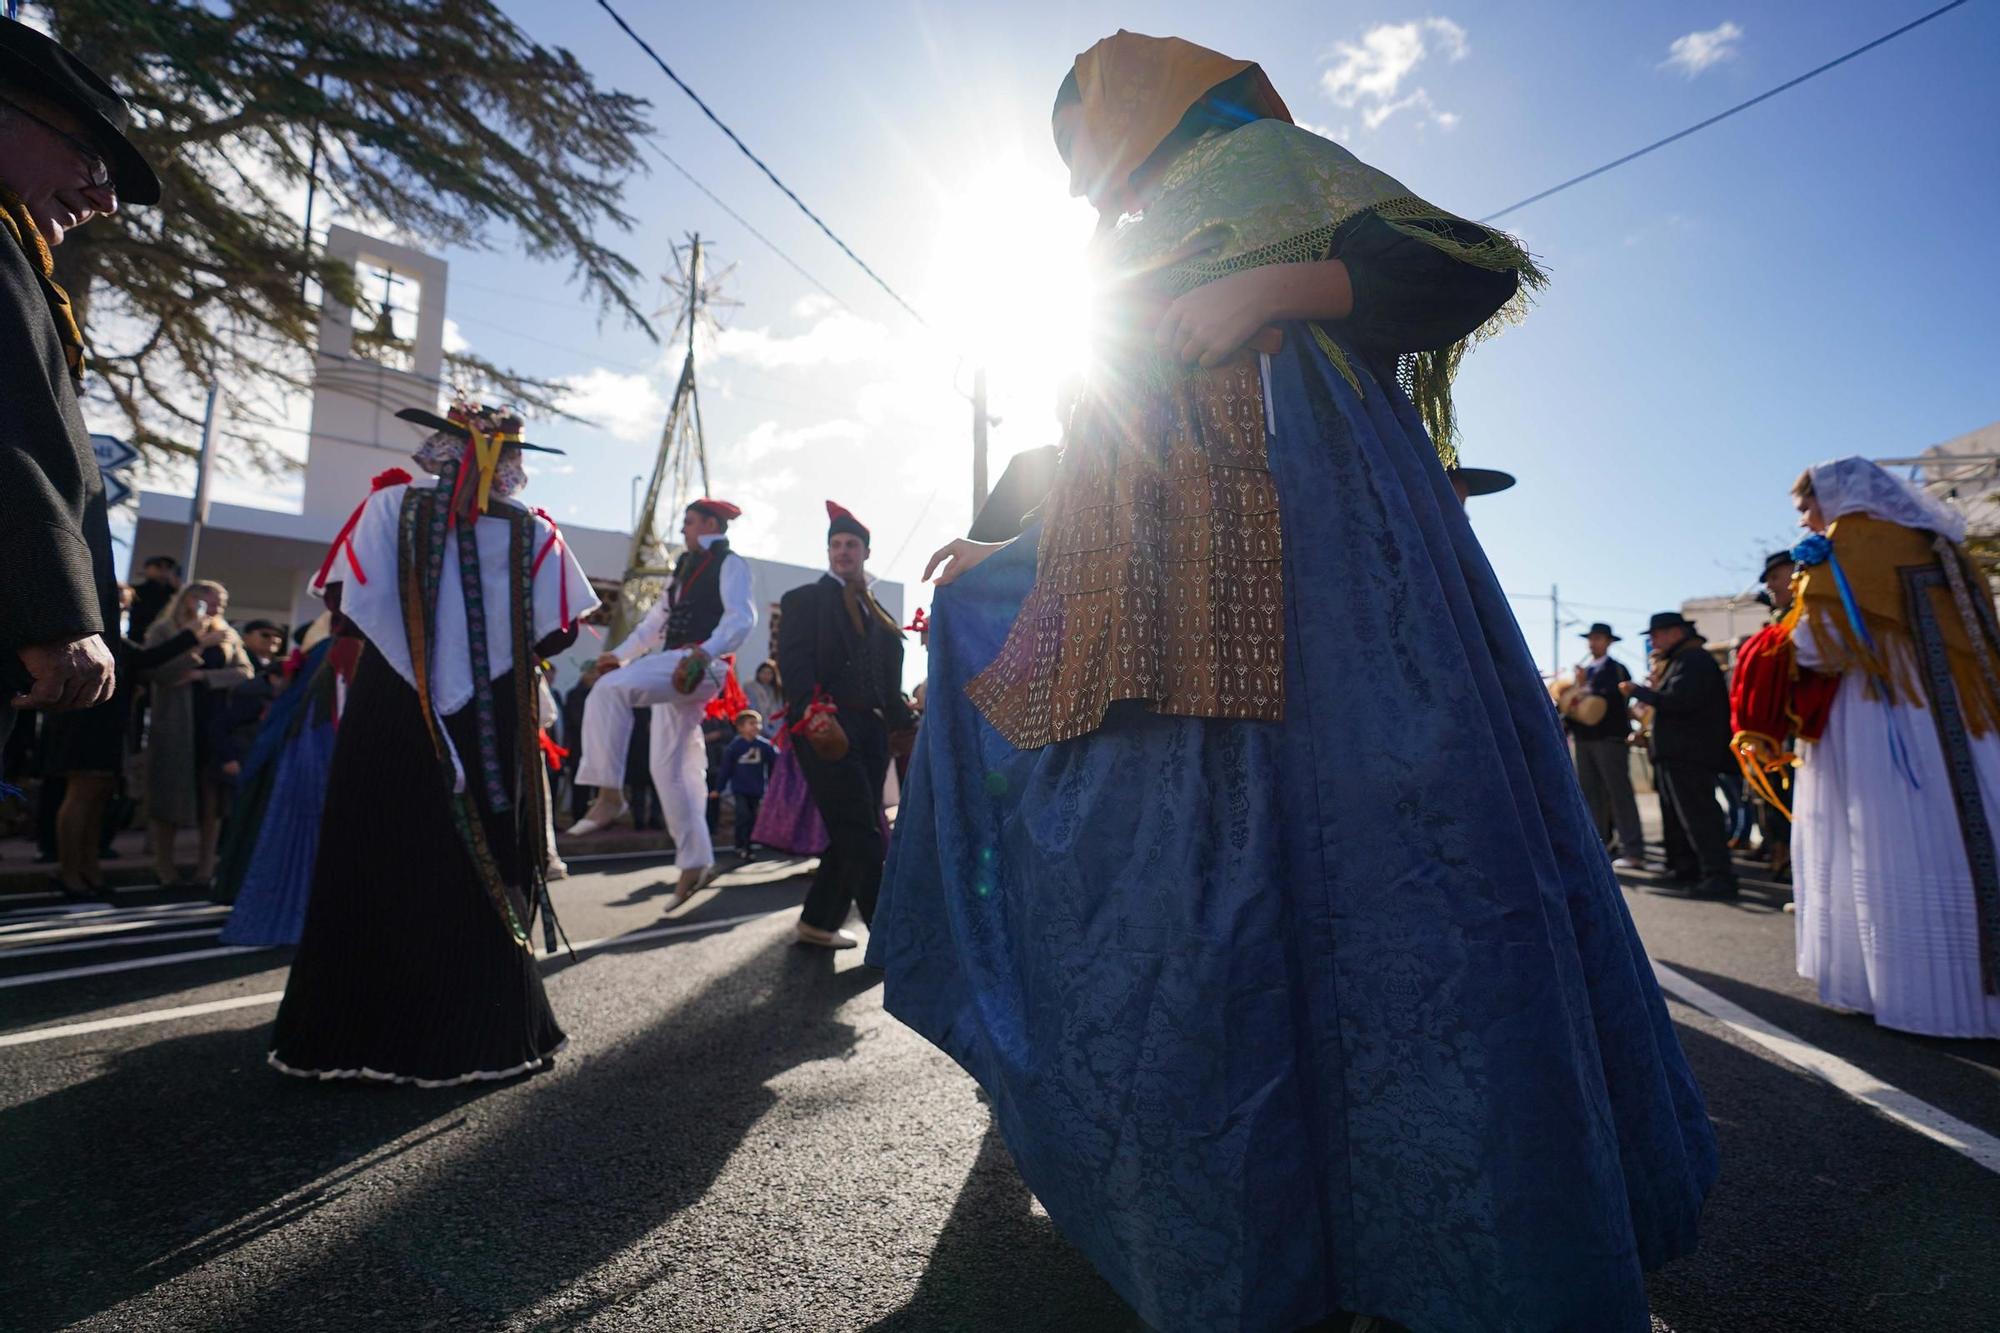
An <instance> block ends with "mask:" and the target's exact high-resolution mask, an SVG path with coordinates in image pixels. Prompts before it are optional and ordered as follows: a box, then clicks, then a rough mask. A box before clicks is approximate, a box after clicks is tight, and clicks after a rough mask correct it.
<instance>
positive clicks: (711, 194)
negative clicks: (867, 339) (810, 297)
mask: <svg viewBox="0 0 2000 1333" xmlns="http://www.w3.org/2000/svg"><path fill="white" fill-rule="evenodd" d="M646 146H647V147H648V148H651V149H652V150H653V151H654V152H656V153H658V154H659V155H660V160H661V161H663V162H665V163H666V164H667V165H668V166H670V167H672V168H673V169H674V170H675V171H678V172H680V173H681V175H683V176H685V177H686V178H687V182H688V184H690V185H692V186H694V188H695V189H697V190H700V191H701V192H702V193H703V194H705V195H707V196H708V199H709V202H710V203H712V204H714V205H715V206H716V207H717V208H719V209H721V210H722V211H723V212H725V213H727V214H729V216H730V217H732V218H735V219H736V222H737V225H738V226H740V227H742V228H743V230H745V231H747V232H749V233H750V234H751V235H752V236H755V237H756V238H757V239H758V240H760V241H762V242H763V243H764V248H765V249H767V250H769V251H770V252H771V253H772V254H774V255H776V256H777V257H778V258H780V259H782V260H784V261H785V262H786V263H787V264H789V265H791V267H792V271H793V272H794V273H796V274H798V275H799V276H800V277H802V278H804V279H805V280H806V281H807V282H809V283H811V284H812V285H813V286H815V287H817V288H819V289H820V290H821V291H822V292H825V293H826V294H827V296H828V297H830V298H831V299H832V301H833V303H834V304H835V305H837V306H839V307H840V308H841V309H842V310H845V311H846V312H847V313H848V314H850V315H851V314H853V313H854V307H853V306H850V305H849V304H847V302H845V301H843V300H841V299H840V297H839V296H838V295H836V294H835V292H834V290H833V288H831V287H829V286H827V285H826V284H825V283H823V282H821V281H820V280H819V279H818V278H815V277H814V276H813V275H812V274H810V273H808V272H806V271H805V269H804V267H803V266H801V265H800V263H799V262H798V260H796V259H793V258H792V257H791V256H790V255H788V254H786V253H785V252H784V251H783V250H780V249H779V248H778V243H777V242H776V241H773V240H772V239H771V238H770V237H768V236H766V235H765V234H764V233H763V232H761V231H758V230H757V229H756V228H755V227H753V226H751V225H750V224H749V222H748V221H746V220H745V219H744V217H743V215H742V214H741V213H739V212H737V211H736V210H735V209H733V208H731V207H730V206H729V205H728V204H725V203H723V202H722V200H721V199H720V198H719V197H718V196H717V195H716V193H715V191H713V190H711V189H709V188H708V187H707V186H706V185H703V184H702V183H701V181H700V180H698V179H697V178H696V177H695V174H694V173H693V172H692V171H689V170H688V169H687V168H686V167H684V166H682V165H681V164H680V163H678V162H676V161H674V159H673V155H672V154H670V153H669V152H667V150H666V149H664V148H662V147H660V145H659V143H658V141H656V140H653V139H647V140H646ZM864 267H865V266H864ZM893 294H894V293H891V295H893Z"/></svg>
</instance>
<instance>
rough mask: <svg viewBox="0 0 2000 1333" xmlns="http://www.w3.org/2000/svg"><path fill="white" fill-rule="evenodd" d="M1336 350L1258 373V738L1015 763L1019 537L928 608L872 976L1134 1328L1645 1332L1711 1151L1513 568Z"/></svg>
mask: <svg viewBox="0 0 2000 1333" xmlns="http://www.w3.org/2000/svg"><path fill="white" fill-rule="evenodd" d="M1354 365H1355V369H1356V371H1357V373H1359V374H1360V375H1361V377H1362V392H1360V393H1356V392H1355V391H1354V390H1353V389H1352V388H1350V387H1349V386H1348V384H1347V383H1346V382H1345V381H1344V380H1343V379H1342V378H1341V376H1340V375H1339V374H1338V373H1337V372H1336V371H1335V370H1334V369H1333V368H1332V366H1331V364H1330V363H1329V362H1328V361H1327V360H1326V358H1325V356H1324V354H1323V353H1321V352H1320V351H1319V349H1318V348H1317V347H1315V346H1314V343H1313V339H1312V337H1311V336H1310V334H1309V333H1307V332H1306V331H1305V330H1303V329H1292V330H1290V331H1289V333H1288V336H1287V337H1286V339H1285V349H1284V351H1283V352H1282V353H1281V354H1280V355H1278V356H1276V357H1274V358H1272V360H1271V363H1270V367H1269V369H1270V376H1271V385H1270V394H1271V412H1270V416H1271V426H1272V438H1271V441H1270V461H1271V469H1272V473H1273V476H1274V479H1275V481H1276V483H1277V487H1278V494H1279V497H1280V506H1281V517H1282V519H1283V524H1284V539H1285V560H1284V579H1285V601H1286V608H1285V610H1286V624H1285V634H1286V642H1285V654H1286V668H1285V690H1286V705H1285V719H1284V721H1282V722H1236V721H1225V720H1209V719H1190V718H1172V717H1158V716H1155V715H1153V714H1151V713H1150V712H1148V711H1146V710H1144V709H1143V708H1140V707H1137V706H1134V705H1129V704H1128V705H1119V706H1117V707H1115V708H1114V709H1113V711H1112V714H1111V716H1110V717H1108V718H1107V720H1106V722H1105V724H1104V725H1103V726H1102V727H1101V728H1100V729H1099V730H1097V731H1096V732H1093V733H1092V734H1090V735H1088V736H1084V737H1081V738H1078V739H1076V740H1071V741H1066V742H1062V743H1058V744H1054V745H1050V746H1047V747H1045V748H1043V749H1040V750H1036V751H1032V752H1022V751H1017V750H1014V749H1013V748H1012V747H1010V746H1009V745H1008V744H1007V743H1006V742H1005V741H1004V740H1002V739H1001V738H1000V736H999V735H998V734H997V733H996V732H994V730H993V729H992V728H991V727H990V726H988V725H987V724H986V722H985V720H984V719H983V718H982V717H981V716H980V714H979V713H978V712H977V710H975V709H974V708H973V707H972V706H971V705H970V704H969V703H968V702H967V701H966V699H965V695H964V687H965V684H966V682H967V681H968V680H969V679H970V678H971V677H972V676H974V675H976V674H977V673H978V672H979V671H980V670H982V669H983V668H984V667H985V666H986V665H987V664H988V662H990V661H991V660H992V659H993V657H994V656H995V654H996V653H997V652H998V651H999V648H1000V645H1001V643H1002V641H1003V640H1004V639H1005V637H1006V634H1007V630H1008V627H1009V625H1010V624H1011V623H1012V621H1013V618H1014V615H1015V612H1016V611H1017V610H1018V609H1019V607H1020V605H1021V602H1022V599H1023V598H1024V597H1025V596H1026V594H1027V592H1028V590H1029V588H1030V586H1031V585H1032V583H1033V580H1034V565H1035V544H1036V543H1035V537H1036V535H1037V534H1035V533H1034V532H1030V533H1029V534H1027V535H1025V536H1024V537H1023V539H1022V540H1021V541H1019V542H1017V543H1016V544H1015V545H1014V546H1012V547H1010V548H1008V549H1007V550H1006V551H1004V552H1002V553H1000V554H998V555H996V556H994V557H992V558H991V559H989V560H988V561H987V562H986V563H985V564H983V565H981V566H980V567H979V568H978V569H977V570H975V571H973V572H972V573H971V574H969V575H967V576H966V577H964V578H962V579H960V580H958V581H957V582H956V583H955V584H953V585H952V586H950V587H948V588H944V589H942V590H940V591H939V593H938V596H937V599H936V606H935V609H934V622H933V623H934V628H933V630H932V634H931V641H930V687H929V708H928V711H927V712H926V714H925V717H924V726H923V732H922V735H921V738H920V742H919V748H918V751H917V755H916V760H915V763H914V765H913V767H912V770H911V775H910V780H909V784H908V787H907V789H906V790H905V792H904V796H903V804H902V811H901V815H900V818H899V820H898V827H897V831H896V833H897V836H896V844H895V848H894V850H893V853H892V856H891V858H890V863H889V869H888V875H887V882H886V883H885V885H884V888H883V893H882V899H881V905H880V908H879V910H878V911H877V914H876V916H875V920H874V925H873V938H872V940H871V942H870V948H869V954H868V957H869V961H870V962H871V963H874V964H876V965H878V966H880V967H882V968H883V969H885V973H886V976H885V987H884V999H885V1003H886V1004H887V1007H888V1009H889V1011H890V1012H891V1013H893V1014H894V1015H896V1016H897V1017H898V1018H900V1019H901V1020H903V1021H904V1022H906V1023H908V1024H909V1025H910V1026H911V1027H913V1028H915V1029H916V1030H917V1031H918V1032H920V1033H922V1034H923V1035H924V1036H925V1037H927V1038H929V1039H930V1040H931V1041H933V1042H935V1043H937V1044H938V1045H939V1046H940V1047H942V1048H943V1049H944V1050H945V1051H946V1052H948V1053H949V1054H950V1055H951V1056H952V1057H953V1058H954V1059H956V1060H957V1061H958V1062H959V1063H960V1064H961V1065H963V1066H964V1067H965V1068H966V1069H967V1070H968V1071H970V1072H971V1074H972V1075H973V1076H974V1077H975V1078H976V1079H977V1080H978V1081H979V1082H980V1084H981V1085H982V1086H983V1087H984V1088H985V1089H986V1090H987V1092H988V1093H989V1094H990V1095H991V1098H992V1102H993V1108H994V1115H995V1117H996V1119H997V1121H998V1123H999V1127H1000V1129H1001V1132H1002V1133H1003V1135H1004V1136H1005V1138H1006V1141H1007V1144H1008V1146H1009V1148H1011V1149H1012V1152H1013V1155H1014V1159H1015V1162H1016V1163H1017V1164H1018V1166H1019V1168H1020V1171H1021V1174H1022V1176H1023V1177H1024V1178H1025V1180H1026V1181H1027V1184H1028V1185H1029V1187H1030V1188H1031V1189H1032V1190H1033V1191H1034V1192H1035V1194H1036V1196H1037V1197H1038V1198H1040V1200H1041V1201H1042V1203H1043V1205H1044V1206H1045V1207H1046V1208H1047V1210H1048V1213H1049V1216H1050V1217H1051V1218H1052V1219H1053V1220H1054V1222H1055V1223H1056V1225H1057V1226H1058V1227H1060V1228H1061V1229H1062V1231H1063V1233H1064V1234H1065V1235H1066V1236H1068V1237H1069V1238H1070V1239H1071V1240H1072V1241H1073V1242H1074V1243H1075V1244H1076V1245H1078V1246H1079V1247H1080V1248H1081V1249H1082V1250H1083V1251H1084V1253H1085V1254H1087V1255H1088V1256H1089V1257H1090V1259H1091V1260H1092V1262H1093V1263H1095V1264H1096V1266H1097V1267H1098V1269H1099V1271H1101V1272H1102V1273H1103V1274H1104V1276H1105V1277H1106V1278H1107V1279H1108V1280H1109V1281H1110V1282H1111V1283H1112V1285H1113V1286H1114V1287H1116V1288H1117V1290H1118V1291H1119V1293H1120V1294H1121V1295H1122V1296H1124V1297H1125V1299H1126V1300H1127V1301H1129V1302H1130V1303H1131V1304H1132V1306H1133V1307H1134V1308H1135V1309H1136V1310H1137V1311H1138V1313H1139V1314H1140V1315H1141V1316H1142V1317H1144V1318H1145V1319H1146V1320H1147V1321H1148V1322H1149V1323H1151V1324H1153V1325H1154V1326H1156V1327H1158V1328H1162V1329H1168V1330H1180V1329H1186V1330H1230V1329H1258V1330H1266V1329H1268V1330H1279V1329H1290V1328H1296V1327H1299V1326H1301V1325H1304V1324H1307V1323H1310V1322H1311V1321H1313V1320H1316V1319H1319V1318H1321V1317H1323V1316H1325V1315H1327V1314H1329V1313H1331V1312H1333V1311H1336V1310H1348V1311H1357V1312H1362V1313H1368V1314H1374V1315H1379V1316H1386V1317H1389V1318H1392V1319H1395V1320H1397V1321H1399V1322H1401V1323H1403V1324H1405V1325H1408V1326H1409V1327H1411V1328H1413V1329H1416V1330H1420V1333H1447V1331H1448V1330H1460V1329H1464V1330H1471V1329H1506V1330H1515V1331H1527V1330H1542V1329H1575V1330H1591V1331H1592V1333H1608V1331H1611V1330H1633V1331H1634V1333H1640V1331H1642V1330H1645V1329H1646V1328H1647V1327H1648V1318H1647V1310H1646V1294H1645V1288H1644V1284H1643V1281H1642V1277H1641V1273H1642V1270H1644V1269H1646V1268H1650V1267H1653V1266H1655V1265H1657V1264H1659V1263H1661V1262H1663V1261H1665V1260H1667V1259H1669V1258H1672V1257H1674V1256H1675V1255H1678V1254H1682V1253H1684V1252H1686V1251H1687V1250H1689V1249H1690V1248H1692V1246H1693V1245H1694V1242H1695V1232H1696V1223H1697V1220H1698V1217H1699V1214H1700V1211H1701V1205H1702V1200H1703V1198H1704V1197H1705V1195H1706V1194H1707V1192H1708V1189H1709V1187H1710V1185H1711V1184H1712V1183H1713V1181H1714V1179H1715V1173H1716V1153H1715V1139H1714V1134H1713V1131H1712V1129H1711V1127H1710V1125H1709V1122H1708V1116H1707V1113H1706V1111H1705V1110H1704V1108H1703V1105H1702V1100H1701V1095H1700V1093H1699V1091H1698V1090H1697V1089H1696V1087H1695V1084H1694V1079H1693V1077H1692V1075H1691V1074H1690V1073H1689V1071H1688V1067H1687V1062H1686V1060H1685V1058H1684V1057H1683V1055H1682V1053H1681V1049H1680V1045H1679V1042H1678V1041H1677V1039H1676V1037H1675V1035H1674V1029H1673V1025H1672V1023H1671V1022H1670V1020H1669V1019H1668V1017H1667V1013H1666V1009H1665V1006H1664V1005H1663V1003H1662V1002H1661V999H1660V995H1659V991H1658V989H1657V988H1656V987H1655V985H1654V982H1653V977H1652V972H1651V969H1650V967H1649V965H1648V963H1647V959H1646V955H1645V951H1644V950H1643V948H1642V947H1641V945H1640V943H1639V939H1638V936H1637V934H1636V933H1635V932H1634V930H1633V927H1632V923H1631V919H1630V918H1629V916H1628V915H1627V913H1626V911H1625V907H1624V904H1623V902H1622V901H1621V899H1620V896H1619V890H1618V886H1617V884H1616V882H1615V881H1614V879H1613V877H1612V874H1611V868H1610V866H1609V865H1608V864H1607V862H1606V860H1605V856H1604V853H1603V850H1602V847H1601V844H1600V843H1599V841H1598V839H1597V837H1596V835H1595V833H1594V831H1593V828H1592V825H1591V821H1590V816H1589V814H1588V812H1587V810H1586V809H1585V806H1584V802H1583V798H1582V796H1581V795H1580V793H1579V791H1578V789H1577V785H1576V779H1575V777H1574V773H1573V770H1572V768H1571V766H1570V761H1569V758H1568V754H1567V752H1566V749H1565V747H1564V744H1563V740H1562V736H1561V733H1560V730H1559V728H1558V725H1557V722H1556V719H1555V717H1554V714H1553V711H1552V710H1551V709H1550V707H1549V703H1548V697H1547V695H1546V694H1545V693H1544V692H1543V690H1542V687H1541V682H1540V678H1539V676H1538V674H1537V671H1536V668H1535V665H1534V663H1533V661H1532V659H1531V658H1530V657H1529V654H1528V649H1527V646H1526V644H1525V642H1524V641H1523V639H1522V637H1521V633H1520V630H1519V628H1518V627H1517V626H1516V624H1515V621H1514V618H1513V615H1512V613H1511V612H1510V611H1509V609H1508V606H1507V603H1506V600H1505V598H1504V596H1503V595H1502V593H1501V590H1500V585H1499V584H1498V583H1497V582H1496V581H1495V579H1494V575H1493V571H1492V570H1491V568H1490V567H1489V566H1488V564H1487V562H1486V558H1485V556H1484V555H1483V554H1482V553H1481V551H1480V549H1479V544H1478V542H1477V541H1476V540H1475V539H1474V537H1473V535H1472V531H1471V529H1470V528H1469V527H1468V526H1467V524H1466V519H1465V515H1464V513H1463V511H1462V510H1461V508H1460V506H1459V505H1458V503H1457V502H1456V500H1455V499H1454V497H1453V495H1452V492H1451V488H1450V485H1449V483H1448V482H1447V481H1446V479H1445V476H1444V473H1443V471H1442V469H1441V468H1440V467H1439V465H1438V462H1437V458H1436V455H1435V453H1434V451H1433V449H1432V447H1431V443H1430V440H1429V438H1428V437H1427V436H1426V435H1425V433H1424V431H1423V428H1422V426H1421V424H1420V423H1419V421H1418V419H1417V416H1416V413H1415V412H1414V410H1413V409H1412V408H1411V406H1410V404H1409V401H1408V399H1407V398H1405V397H1404V395H1403V394H1402V392H1401V391H1400V390H1399V389H1398V388H1397V387H1396V386H1395V384H1394V383H1393V382H1391V381H1390V380H1389V379H1388V378H1387V377H1386V376H1383V377H1376V376H1373V375H1371V374H1370V373H1369V371H1368V369H1367V368H1366V366H1365V365H1364V364H1363V362H1362V360H1361V358H1360V357H1358V356H1357V357H1355V358H1354Z"/></svg>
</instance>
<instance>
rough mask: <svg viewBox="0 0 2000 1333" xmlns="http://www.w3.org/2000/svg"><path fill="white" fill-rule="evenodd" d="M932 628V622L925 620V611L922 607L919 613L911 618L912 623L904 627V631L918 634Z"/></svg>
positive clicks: (919, 608) (918, 609)
mask: <svg viewBox="0 0 2000 1333" xmlns="http://www.w3.org/2000/svg"><path fill="white" fill-rule="evenodd" d="M930 627H931V622H930V621H929V620H927V619H925V618H924V609H923V608H922V607H921V606H920V607H918V608H917V613H916V614H915V615H913V616H911V617H910V623H909V624H907V625H905V626H903V628H904V629H906V630H912V631H914V632H916V633H918V634H922V633H925V632H926V631H928V630H929V629H930Z"/></svg>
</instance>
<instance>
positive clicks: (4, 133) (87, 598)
mask: <svg viewBox="0 0 2000 1333" xmlns="http://www.w3.org/2000/svg"><path fill="white" fill-rule="evenodd" d="M126 120H127V116H126V109H125V103H124V100H123V99H121V98H120V97H119V96H118V94H117V93H115V92H113V91H112V89H111V86H110V85H109V84H107V83H105V82H104V80H103V79H101V78H99V77H98V76H97V75H96V74H95V73H93V72H92V71H91V69H90V68H89V67H88V66H86V65H85V64H84V63H83V62H82V61H80V60H78V59H77V58H76V57H75V56H73V55H71V54H70V53H69V52H68V51H66V50H64V49H63V47H62V46H61V45H60V44H58V43H57V42H56V41H55V40H54V39H52V38H50V37H47V36H45V35H43V34H42V33H39V32H36V31H35V30H34V29H32V28H30V27H27V26H26V25H25V24H21V23H14V22H0V364H4V365H6V366H7V368H8V370H9V372H10V373H9V375H8V377H7V379H6V380H5V381H4V383H0V532H4V533H5V534H6V540H7V546H6V551H7V577H6V578H5V579H0V638H3V639H4V643H0V675H4V677H5V682H4V683H5V686H6V694H7V695H8V696H10V698H9V699H8V700H6V701H0V739H4V736H5V732H6V731H7V730H8V729H9V728H10V727H11V725H12V722H13V718H14V715H15V710H16V709H17V708H40V709H44V710H48V711H66V710H70V709H79V708H89V707H92V706H94V705H96V704H99V703H102V702H103V701H105V700H107V699H109V698H110V697H111V689H112V684H113V674H114V673H113V667H112V658H111V651H110V649H109V648H108V647H107V646H106V644H105V640H104V636H105V635H106V634H112V633H116V632H117V625H118V580H117V578H116V576H115V574H114V573H113V571H112V566H111V530H110V527H109V524H108V523H107V520H106V516H105V505H104V482H103V479H102V478H101V477H100V476H99V475H98V471H97V461H96V459H95V458H94V457H93V455H92V453H91V448H90V434H89V432H88V431H87V430H86V429H85V427H84V423H83V412H82V411H81V409H80V408H79V407H78V405H77V395H78V392H79V390H80V387H81V382H82V375H83V333H82V331H81V330H80V329H79V328H78V327H77V323H76V319H75V317H74V316H73V315H72V313H71V310H70V302H69V296H68V294H67V293H65V292H64V291H63V289H62V288H61V287H60V286H58V285H57V284H56V281H55V260H54V257H53V256H52V255H51V254H50V248H51V247H52V246H57V245H61V244H62V242H63V238H64V236H66V235H67V234H68V233H69V232H70V231H72V230H73V229H75V228H77V227H80V226H82V225H84V224H85V223H87V222H89V221H90V220H91V219H92V218H94V217H97V216H99V215H100V214H108V213H115V212H117V211H118V207H119V205H120V204H121V203H123V204H150V203H155V202H157V201H158V200H159V197H160V183H159V181H158V179H157V178H156V177H155V176H154V175H153V170H152V168H151V167H149V166H148V165H147V164H146V159H145V157H144V156H143V155H142V154H141V153H140V152H139V150H138V149H137V148H136V147H135V146H133V144H132V142H131V141H130V140H129V139H127V138H126V137H125V126H126ZM6 702H11V703H13V704H14V707H13V708H9V707H6V706H5V703H6Z"/></svg>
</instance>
